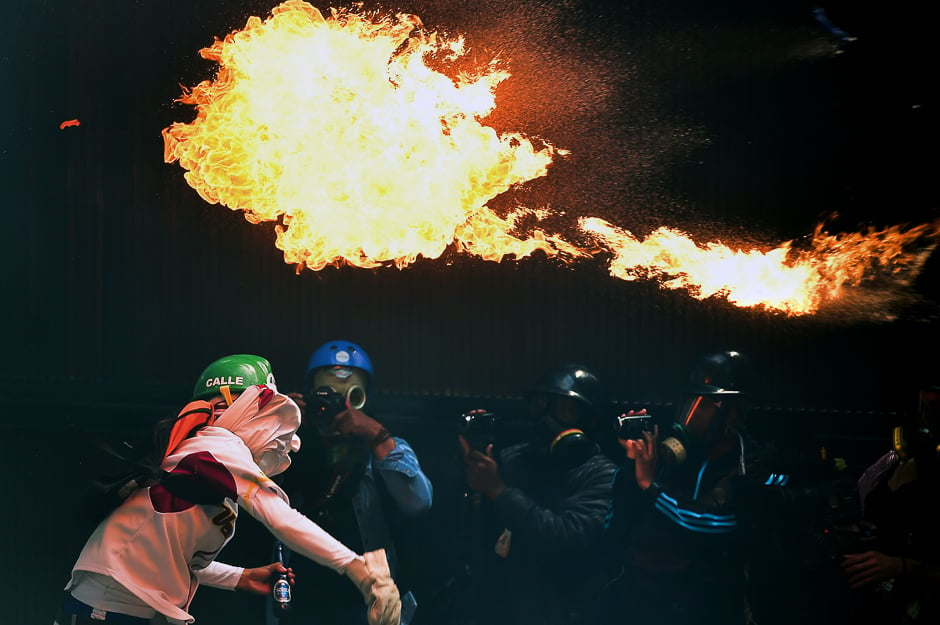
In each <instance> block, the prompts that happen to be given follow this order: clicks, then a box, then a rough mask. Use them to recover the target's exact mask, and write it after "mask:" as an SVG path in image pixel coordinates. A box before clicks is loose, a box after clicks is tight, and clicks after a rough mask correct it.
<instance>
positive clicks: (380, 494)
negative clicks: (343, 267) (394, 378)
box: [280, 340, 433, 625]
mask: <svg viewBox="0 0 940 625" xmlns="http://www.w3.org/2000/svg"><path fill="white" fill-rule="evenodd" d="M373 375H374V371H373V366H372V361H371V359H370V358H369V355H368V354H367V353H366V352H365V350H363V349H362V347H360V346H359V345H357V344H355V343H352V342H350V341H347V340H332V341H327V342H326V343H323V344H322V345H320V346H319V347H318V348H317V349H316V350H314V351H313V353H312V354H311V355H310V358H309V360H308V363H307V368H306V373H305V376H304V392H303V393H288V395H289V396H290V397H291V398H293V399H294V400H295V401H296V403H297V405H298V406H300V408H301V410H302V412H303V425H302V426H301V433H302V434H303V437H304V446H303V448H302V449H301V450H300V451H299V452H297V453H296V454H294V468H293V469H292V470H291V472H290V473H289V474H285V475H284V479H283V480H282V482H281V484H282V486H283V488H284V489H285V491H286V492H287V493H288V495H289V496H290V498H291V501H292V502H294V503H295V505H296V507H297V508H298V509H299V510H300V511H301V512H303V513H304V514H306V515H307V516H309V517H310V518H311V519H313V520H314V521H316V522H317V523H318V524H319V525H320V526H321V527H323V528H324V529H326V530H327V531H328V532H330V533H331V534H332V535H333V536H336V537H337V538H338V539H340V540H341V541H343V542H344V544H346V545H349V546H350V547H351V548H352V549H354V550H356V551H357V552H359V553H368V552H373V551H377V550H382V549H384V551H385V553H386V554H387V556H388V565H389V567H390V570H391V572H392V576H393V578H394V579H395V582H396V584H398V585H399V588H400V591H401V599H402V610H401V625H408V623H409V622H411V620H412V618H413V615H414V612H415V609H416V605H417V603H416V600H415V597H414V596H413V594H412V592H410V591H409V590H408V589H407V584H405V582H404V580H403V579H402V576H401V571H400V568H401V567H400V566H399V564H400V562H399V558H398V554H397V553H396V540H395V539H396V537H397V536H396V534H397V531H396V530H398V529H401V527H402V524H404V523H406V522H408V521H410V520H414V519H416V518H418V517H419V516H420V515H422V514H424V513H426V512H427V511H429V510H430V508H431V502H432V495H433V488H432V485H431V481H430V480H429V479H428V477H427V476H426V475H425V474H424V472H423V471H422V470H421V466H420V464H419V462H418V458H417V456H416V455H415V452H414V450H413V449H412V448H411V446H410V445H409V444H408V442H407V441H405V440H404V439H403V438H401V437H398V436H393V435H392V434H391V433H390V432H389V431H388V430H387V429H386V428H385V426H383V425H382V424H381V423H380V422H379V421H377V420H376V419H374V418H372V417H371V416H369V415H368V414H366V413H365V412H364V411H363V410H364V408H365V405H366V399H367V391H368V388H369V385H370V383H371V382H372V379H373ZM291 566H292V568H293V569H294V571H295V575H296V583H295V588H294V593H293V599H292V602H291V604H292V605H291V608H290V610H289V612H286V613H285V614H284V615H282V616H281V617H280V620H281V621H282V622H283V623H285V624H286V623H290V624H291V625H313V624H316V625H358V624H364V623H365V620H364V619H363V614H362V611H361V610H351V609H350V605H351V604H350V603H349V601H347V600H346V595H349V594H350V592H349V589H348V588H346V587H345V586H343V585H342V584H341V583H340V581H338V580H337V577H336V575H330V574H329V572H327V571H324V570H322V567H320V568H319V569H318V568H316V567H310V566H307V565H306V563H305V562H303V561H301V562H294V563H291ZM403 584H405V586H403Z"/></svg>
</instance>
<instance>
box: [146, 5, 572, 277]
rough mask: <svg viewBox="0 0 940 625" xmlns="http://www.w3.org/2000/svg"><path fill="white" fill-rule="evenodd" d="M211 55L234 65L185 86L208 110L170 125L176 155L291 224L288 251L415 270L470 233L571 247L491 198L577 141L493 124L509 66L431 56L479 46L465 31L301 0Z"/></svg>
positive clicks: (217, 187) (513, 250)
mask: <svg viewBox="0 0 940 625" xmlns="http://www.w3.org/2000/svg"><path fill="white" fill-rule="evenodd" d="M201 54H202V56H203V57H205V58H207V59H210V60H214V61H217V62H218V63H219V64H220V70H219V72H218V76H217V78H216V80H215V81H214V82H213V81H203V82H202V83H200V84H199V85H198V86H197V87H196V88H195V89H193V90H192V91H191V92H190V93H184V96H183V97H182V98H181V101H182V102H184V103H187V104H194V105H195V106H196V107H197V111H198V114H197V118H196V120H195V121H194V122H193V123H191V124H182V123H175V124H173V125H172V126H170V127H169V128H167V129H164V131H163V138H164V146H165V154H164V157H165V160H166V162H168V163H171V162H173V161H176V160H178V161H179V163H180V165H181V166H182V167H183V168H184V169H186V170H187V173H186V181H187V182H188V183H189V184H190V185H191V186H192V187H194V188H195V189H196V190H197V191H198V192H199V194H200V195H201V196H202V198H203V199H205V200H206V201H207V202H210V203H216V202H219V203H221V204H223V205H225V206H228V207H229V208H231V209H233V210H242V211H244V212H245V217H246V218H247V219H248V220H249V221H251V222H253V223H258V222H262V221H275V220H280V223H279V225H278V226H277V228H276V231H277V241H276V245H277V247H278V248H279V249H281V250H283V251H284V258H285V261H286V262H289V263H297V264H298V265H299V268H301V267H303V266H306V267H308V268H310V269H313V270H318V269H322V268H323V267H325V266H326V265H330V264H343V263H348V264H351V265H356V266H358V267H376V266H379V265H383V264H387V263H389V262H391V263H393V264H395V265H396V266H398V267H405V266H407V265H409V264H410V263H412V262H414V261H415V260H416V259H417V257H419V256H424V257H427V258H437V257H439V256H440V255H441V254H442V253H443V252H444V251H445V249H446V248H447V246H448V245H451V244H452V243H455V242H456V243H457V244H458V246H459V247H460V248H461V249H462V250H464V251H466V252H468V253H471V254H478V255H480V256H482V257H484V258H497V257H501V256H503V255H505V254H514V255H515V256H516V257H517V258H519V257H522V256H526V255H528V254H531V253H532V252H533V251H534V250H536V249H541V250H542V251H544V252H546V253H548V254H550V255H552V254H555V253H557V250H556V249H555V247H554V246H555V243H556V242H560V240H558V239H557V238H555V237H549V236H546V235H544V234H542V233H540V232H536V233H534V234H533V235H532V236H531V237H530V238H527V239H523V238H518V237H516V236H513V235H512V234H511V230H512V228H513V226H514V223H515V220H514V219H513V217H512V216H509V217H507V218H501V217H499V216H498V215H496V214H495V213H494V212H493V211H492V210H491V209H490V208H488V207H487V206H486V203H487V202H488V201H489V200H491V199H492V198H493V197H495V196H497V195H499V194H501V193H503V192H504V191H506V190H508V189H510V188H512V187H513V186H516V185H519V184H521V183H524V182H526V181H528V180H531V179H533V178H536V177H540V176H544V175H545V174H546V173H547V168H548V166H549V164H550V163H551V161H552V158H553V156H554V155H556V154H565V153H566V152H565V151H564V150H560V149H556V148H555V147H554V146H552V145H550V144H548V143H545V142H540V146H539V147H536V145H534V144H533V142H532V141H531V140H529V139H527V138H525V137H524V136H522V135H520V134H516V133H509V134H505V135H498V134H497V133H496V131H494V130H493V129H492V128H489V127H487V126H484V125H482V124H481V123H480V122H479V121H478V120H479V118H481V117H484V116H485V115H487V114H488V113H489V112H491V111H492V110H493V108H494V106H495V95H494V92H495V88H496V86H497V85H498V84H499V83H500V82H501V81H503V80H504V79H505V78H507V77H508V75H509V74H508V73H506V72H505V71H501V70H499V69H498V68H497V67H496V63H495V62H494V63H492V64H491V66H490V67H489V68H488V70H487V71H486V72H485V73H483V74H481V75H480V76H476V77H471V76H467V75H461V76H459V77H458V78H457V79H456V80H453V79H451V78H448V77H447V76H445V75H443V74H441V73H439V72H436V71H433V70H432V69H430V68H429V67H428V66H427V65H426V64H425V62H424V61H425V58H431V57H443V58H444V59H445V60H455V59H456V58H458V57H460V56H461V55H463V54H464V44H463V40H462V39H460V38H457V39H452V40H446V39H444V38H442V37H438V36H437V35H436V34H435V33H430V34H429V33H426V32H425V31H424V30H423V28H422V25H421V22H420V20H419V19H418V18H417V17H416V16H414V15H405V14H399V15H395V16H394V17H375V19H369V18H368V16H366V15H364V14H356V13H352V12H349V11H347V10H337V9H333V10H332V12H331V15H330V17H328V18H325V17H324V16H323V15H322V14H321V13H320V11H318V10H317V9H316V8H314V7H312V6H311V5H310V4H308V3H306V2H302V1H300V0H288V1H287V2H284V3H283V4H281V5H279V6H277V7H275V8H274V9H273V11H272V16H271V17H270V18H269V19H268V20H266V21H264V22H262V21H261V20H260V19H259V18H257V17H251V18H250V19H249V20H248V24H247V26H246V28H245V29H244V30H242V31H240V32H235V33H232V34H230V35H228V36H227V37H226V38H225V39H224V41H219V40H216V41H215V43H214V44H213V45H212V46H210V47H209V48H205V49H203V50H201ZM563 247H565V249H566V250H568V249H571V250H573V248H571V247H570V246H563Z"/></svg>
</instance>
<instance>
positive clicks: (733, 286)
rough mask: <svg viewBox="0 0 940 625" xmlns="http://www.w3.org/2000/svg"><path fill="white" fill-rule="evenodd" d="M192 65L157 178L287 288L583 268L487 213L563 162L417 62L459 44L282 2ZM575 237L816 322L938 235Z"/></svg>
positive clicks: (483, 88)
mask: <svg viewBox="0 0 940 625" xmlns="http://www.w3.org/2000/svg"><path fill="white" fill-rule="evenodd" d="M200 54H201V55H202V56H203V57H204V58H206V59H209V60H212V61H215V62H217V63H218V65H219V70H218V73H217V76H216V78H215V80H214V81H213V80H205V81H203V82H201V83H200V84H198V85H197V86H196V87H195V88H193V89H192V90H189V91H187V90H184V93H183V95H182V97H181V98H180V101H181V102H182V103H185V104H191V105H194V106H195V107H196V119H195V120H194V121H193V122H192V123H189V124H185V123H180V122H177V123H174V124H172V125H171V126H170V127H168V128H165V129H164V130H163V139H164V160H165V161H166V162H167V163H173V162H176V161H178V162H179V164H180V166H181V167H183V169H185V170H186V173H185V179H186V181H187V182H188V183H189V185H190V186H192V187H193V188H194V189H196V191H198V193H199V195H200V196H201V197H202V198H203V199H204V200H205V201H207V202H209V203H212V204H215V203H220V204H222V205H224V206H227V207H228V208H230V209H232V210H236V211H243V212H244V215H245V218H246V219H247V220H248V221H250V222H252V223H261V222H275V223H276V226H275V232H276V242H275V244H276V245H277V247H278V248H279V249H281V250H282V251H283V252H284V259H285V262H288V263H291V264H295V265H296V266H297V270H298V271H301V270H302V269H303V268H308V269H312V270H315V271H316V270H320V269H322V268H324V267H326V266H327V265H341V264H349V265H354V266H357V267H363V268H370V267H379V266H387V265H394V266H396V267H398V268H404V267H407V266H408V265H409V264H411V263H413V262H415V261H416V260H417V258H418V257H419V256H420V257H425V258H430V259H433V258H438V257H439V256H441V254H443V253H444V251H445V250H446V249H447V248H448V246H451V245H453V246H454V247H455V248H456V249H457V250H458V251H461V252H464V253H467V254H471V255H474V256H478V257H480V258H483V259H485V260H494V261H499V260H501V259H502V258H504V257H506V256H507V255H512V256H513V257H514V258H516V259H519V258H523V257H525V256H528V255H530V254H532V253H534V252H535V251H537V250H541V251H542V252H544V253H545V254H547V255H549V256H558V257H560V258H561V259H563V260H565V261H566V262H570V261H572V260H574V259H579V258H586V257H590V256H592V255H593V254H594V253H595V252H596V248H594V249H591V250H588V249H585V248H583V247H580V246H578V245H575V244H573V243H570V242H569V241H567V240H566V239H565V238H564V236H563V235H561V234H551V233H546V232H543V231H541V230H539V229H534V230H533V231H531V232H530V233H528V234H523V233H519V232H517V224H518V222H519V220H520V219H521V218H522V217H535V221H536V222H539V221H541V220H542V219H543V218H544V217H546V216H547V215H549V211H548V209H539V210H531V209H525V208H519V209H517V210H515V211H511V212H509V214H507V215H505V216H500V215H499V214H497V213H496V212H495V211H493V210H492V209H491V208H489V207H488V206H487V203H488V202H489V201H491V200H492V199H493V198H495V197H497V196H499V195H500V194H502V193H504V192H506V191H507V190H509V189H511V188H514V187H518V186H519V185H522V184H524V183H526V182H527V181H530V180H533V179H535V178H538V177H541V176H545V175H546V174H547V172H548V167H549V165H550V164H551V163H552V161H553V159H554V158H555V157H556V156H565V155H566V154H567V153H568V152H567V151H566V150H564V149H561V148H557V147H555V146H553V145H552V144H551V143H549V142H547V141H544V140H541V139H535V140H533V139H530V138H527V137H525V136H524V135H522V134H520V133H505V134H497V132H496V131H495V130H494V129H492V128H490V127H488V126H485V125H483V124H482V123H481V122H480V120H481V119H484V118H485V117H486V116H487V115H488V114H489V113H490V112H492V111H493V109H494V107H495V95H494V94H495V90H496V87H497V86H498V85H499V84H500V83H501V82H502V81H503V80H505V79H506V78H508V77H509V74H508V72H506V71H504V70H502V69H500V68H499V64H498V63H497V62H496V61H493V62H491V63H490V64H489V66H488V67H487V68H486V69H485V70H484V71H480V72H479V73H478V74H476V75H470V74H467V73H461V74H459V75H458V76H457V77H456V78H450V77H448V76H446V75H444V74H442V73H440V72H438V71H435V70H433V69H431V67H429V66H428V64H427V63H426V62H425V61H426V60H427V61H430V62H431V63H432V64H436V65H441V64H448V63H453V62H456V61H457V60H458V59H460V58H461V57H462V56H463V55H464V54H465V47H464V41H463V39H462V38H460V37H458V38H453V39H447V38H444V37H442V36H438V34H436V33H429V32H427V31H426V30H425V29H424V27H423V25H422V24H421V21H420V19H419V18H418V17H417V16H414V15H408V14H397V15H394V16H379V15H378V14H375V15H369V14H366V13H356V12H352V11H350V10H347V9H331V11H330V15H329V16H327V17H325V16H324V15H323V14H322V13H321V12H320V11H319V10H317V9H316V8H314V7H313V6H311V5H310V4H308V3H307V2H304V1H302V0H287V1H286V2H283V3H282V4H280V5H278V6H276V7H275V8H274V9H273V10H272V12H271V16H270V17H269V18H268V19H267V20H264V21H262V20H261V19H260V18H258V17H254V16H253V17H250V18H249V19H248V22H247V25H246V26H245V28H244V29H243V30H241V31H236V32H233V33H231V34H229V35H227V36H226V37H225V38H224V39H223V40H218V39H216V41H215V42H214V43H213V44H212V45H211V46H209V47H207V48H204V49H202V50H200ZM580 228H581V231H582V233H584V234H586V235H587V236H589V237H590V238H592V239H594V240H595V241H596V242H597V244H598V245H599V246H600V247H601V249H602V250H607V251H609V252H610V253H611V254H612V260H611V262H610V267H609V270H610V273H611V275H613V276H614V277H617V278H620V279H623V280H636V279H655V280H658V281H659V282H660V283H661V284H662V285H664V286H665V287H668V288H672V289H679V288H681V289H685V290H687V291H688V292H689V293H690V294H691V295H692V296H694V297H698V298H702V299H704V298H707V297H712V296H722V297H725V298H727V300H728V301H729V302H731V303H733V304H735V305H737V306H742V307H764V308H768V309H772V310H777V311H783V312H785V313H787V314H794V315H798V314H807V313H812V312H815V311H816V310H817V309H818V308H819V306H820V305H821V304H822V303H823V302H825V301H826V300H827V299H829V298H835V297H838V296H839V295H840V294H841V292H842V289H843V287H844V286H847V285H856V284H859V283H860V282H861V281H862V280H863V279H864V278H865V277H866V276H867V275H869V274H870V273H871V272H874V271H880V272H882V273H884V272H897V271H900V269H902V268H905V267H911V266H913V265H914V264H916V262H918V258H920V259H921V262H922V260H923V259H924V258H925V257H924V256H923V254H921V255H920V256H918V255H917V254H916V253H911V252H905V248H906V246H909V245H913V244H914V243H917V242H919V240H920V239H922V238H924V237H928V236H930V237H933V236H935V235H936V234H937V231H936V229H935V228H933V227H931V226H921V227H918V228H914V229H911V230H908V231H902V230H901V229H900V228H899V227H898V228H889V229H887V230H883V231H880V232H875V231H871V232H868V233H864V234H850V235H842V236H832V235H829V234H827V233H825V232H823V231H822V230H821V228H818V229H817V231H816V233H814V235H813V237H812V241H811V244H810V246H809V248H808V249H802V250H796V249H794V246H793V245H792V242H787V243H784V244H782V245H781V246H779V247H778V248H776V249H773V250H770V251H768V252H761V251H759V250H750V251H745V250H734V249H731V248H730V247H728V246H726V245H723V244H720V243H714V242H713V243H707V244H705V245H704V246H701V245H698V244H696V243H695V242H694V241H693V240H692V239H691V237H689V236H688V235H687V234H685V233H683V232H680V231H678V230H674V229H670V228H666V227H662V228H660V229H658V230H656V231H655V232H653V233H652V234H651V235H649V236H648V237H647V238H646V239H644V240H642V241H641V240H639V239H638V238H637V237H635V236H634V235H633V234H631V233H630V232H627V231H625V230H622V229H620V228H618V227H616V226H614V225H612V224H610V223H608V222H606V221H604V220H602V219H599V218H596V217H585V218H582V219H581V220H580ZM931 249H932V247H931ZM917 268H918V269H919V267H917Z"/></svg>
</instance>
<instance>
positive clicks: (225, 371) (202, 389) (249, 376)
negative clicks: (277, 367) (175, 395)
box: [193, 354, 275, 400]
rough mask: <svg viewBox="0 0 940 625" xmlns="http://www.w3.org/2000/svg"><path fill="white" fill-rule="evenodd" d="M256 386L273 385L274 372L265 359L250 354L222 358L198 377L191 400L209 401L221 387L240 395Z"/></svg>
mask: <svg viewBox="0 0 940 625" xmlns="http://www.w3.org/2000/svg"><path fill="white" fill-rule="evenodd" d="M256 384H270V385H272V386H274V385H275V382H274V372H273V371H272V370H271V363H270V362H268V359H267V358H262V357H261V356H254V355H252V354H233V355H231V356H224V357H222V358H219V359H218V360H216V361H215V362H213V363H212V364H210V365H209V366H208V367H206V368H205V369H204V370H203V372H202V373H201V374H200V375H199V378H198V379H197V380H196V387H195V388H194V389H193V399H194V400H195V399H209V398H210V397H214V396H216V395H219V394H220V392H219V388H220V387H222V386H228V387H229V390H230V391H231V392H232V393H241V392H242V391H244V390H245V389H247V388H251V387H252V386H255V385H256Z"/></svg>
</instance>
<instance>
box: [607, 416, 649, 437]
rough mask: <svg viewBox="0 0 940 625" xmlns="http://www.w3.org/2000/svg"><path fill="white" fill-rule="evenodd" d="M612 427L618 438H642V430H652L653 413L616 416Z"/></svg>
mask: <svg viewBox="0 0 940 625" xmlns="http://www.w3.org/2000/svg"><path fill="white" fill-rule="evenodd" d="M614 429H615V430H616V432H617V438H619V439H620V440H624V441H627V440H640V439H642V438H643V432H652V431H653V415H650V414H636V415H627V414H622V415H620V416H619V417H617V422H616V423H615V424H614Z"/></svg>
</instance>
